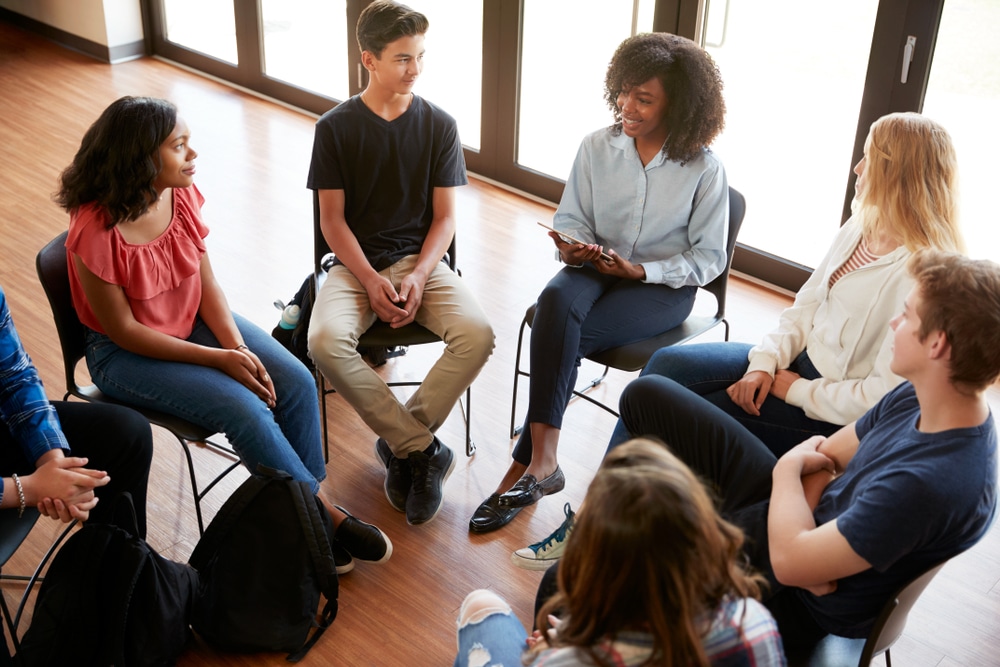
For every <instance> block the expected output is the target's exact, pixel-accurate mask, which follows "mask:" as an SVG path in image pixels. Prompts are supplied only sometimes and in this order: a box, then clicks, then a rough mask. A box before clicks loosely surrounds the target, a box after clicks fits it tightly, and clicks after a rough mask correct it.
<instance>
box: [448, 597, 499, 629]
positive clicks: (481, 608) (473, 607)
mask: <svg viewBox="0 0 1000 667" xmlns="http://www.w3.org/2000/svg"><path fill="white" fill-rule="evenodd" d="M509 613H510V605H509V604H507V602H506V601H505V600H504V599H503V598H502V597H500V596H499V595H497V594H496V593H494V592H493V591H488V590H485V589H479V590H475V591H472V592H471V593H469V594H468V595H467V596H466V597H465V600H464V601H463V602H462V607H461V609H459V611H458V626H459V627H465V626H466V625H469V624H470V623H479V622H480V621H482V620H483V619H484V618H486V617H487V616H490V615H492V614H509Z"/></svg>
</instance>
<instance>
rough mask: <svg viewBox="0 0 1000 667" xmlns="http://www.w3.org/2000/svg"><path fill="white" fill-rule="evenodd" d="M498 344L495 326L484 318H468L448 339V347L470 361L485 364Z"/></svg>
mask: <svg viewBox="0 0 1000 667" xmlns="http://www.w3.org/2000/svg"><path fill="white" fill-rule="evenodd" d="M495 346H496V335H495V334H494V332H493V327H492V326H490V323H489V322H488V321H487V320H486V319H485V318H484V319H478V318H477V319H473V320H467V321H465V322H463V323H462V327H461V328H460V329H459V330H457V331H455V335H454V336H453V337H452V338H451V339H450V340H449V341H448V347H449V349H451V351H452V352H453V353H454V354H455V355H456V356H460V357H462V358H464V359H468V360H469V362H470V363H477V364H479V365H482V364H485V363H486V360H487V359H489V357H490V355H491V354H493V348H494V347H495Z"/></svg>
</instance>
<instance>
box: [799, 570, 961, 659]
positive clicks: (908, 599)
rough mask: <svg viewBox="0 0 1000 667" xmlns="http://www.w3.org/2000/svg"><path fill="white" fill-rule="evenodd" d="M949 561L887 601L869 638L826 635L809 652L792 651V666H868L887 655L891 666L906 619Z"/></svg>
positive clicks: (919, 577)
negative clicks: (893, 646) (893, 648)
mask: <svg viewBox="0 0 1000 667" xmlns="http://www.w3.org/2000/svg"><path fill="white" fill-rule="evenodd" d="M947 562H948V561H944V562H942V563H938V564H937V565H935V566H934V567H932V568H930V569H928V570H927V571H925V572H924V573H923V574H921V575H919V576H917V577H914V578H913V579H912V580H910V581H909V582H907V583H906V584H905V585H903V586H901V587H900V588H899V590H897V591H896V592H895V594H893V595H892V596H891V597H890V598H889V600H887V601H886V603H885V605H884V606H883V607H882V611H881V612H880V613H879V615H878V618H877V619H875V625H873V626H872V630H871V632H869V633H868V637H867V638H848V637H838V636H837V635H827V636H826V637H824V638H823V639H822V640H820V642H819V643H818V644H816V646H814V647H812V648H811V649H809V650H806V651H798V652H796V651H789V652H788V664H789V665H790V666H791V667H854V666H855V665H857V667H868V665H870V664H871V661H872V659H873V658H875V657H876V656H879V655H882V654H883V653H884V654H885V664H886V667H892V657H891V654H890V650H889V649H891V648H892V645H893V644H895V643H896V640H898V639H899V638H900V637H901V636H902V634H903V629H904V628H905V627H906V619H907V618H908V617H909V615H910V610H911V609H913V605H914V604H916V602H917V599H918V598H919V597H920V595H921V593H923V592H924V589H926V588H927V585H928V584H930V583H931V580H932V579H933V578H934V577H935V576H936V575H937V573H938V572H940V571H941V568H943V567H944V566H945V564H946V563H947Z"/></svg>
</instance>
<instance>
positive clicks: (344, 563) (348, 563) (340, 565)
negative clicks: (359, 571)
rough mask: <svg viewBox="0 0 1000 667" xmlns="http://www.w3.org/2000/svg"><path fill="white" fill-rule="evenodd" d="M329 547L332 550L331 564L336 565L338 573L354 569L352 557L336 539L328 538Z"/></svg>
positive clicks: (345, 572)
mask: <svg viewBox="0 0 1000 667" xmlns="http://www.w3.org/2000/svg"><path fill="white" fill-rule="evenodd" d="M330 549H331V551H333V564H334V565H336V566H337V574H338V575H341V574H347V573H348V572H350V571H351V570H353V569H354V557H353V556H351V554H350V553H348V551H347V549H345V548H344V547H343V546H342V545H341V544H340V543H339V542H337V540H330Z"/></svg>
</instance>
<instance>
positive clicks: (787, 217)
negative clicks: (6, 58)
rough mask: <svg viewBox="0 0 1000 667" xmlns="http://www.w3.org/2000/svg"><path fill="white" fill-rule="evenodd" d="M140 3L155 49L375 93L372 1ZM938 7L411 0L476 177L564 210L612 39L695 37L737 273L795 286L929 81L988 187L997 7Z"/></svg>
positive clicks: (932, 107) (974, 181)
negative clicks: (891, 115)
mask: <svg viewBox="0 0 1000 667" xmlns="http://www.w3.org/2000/svg"><path fill="white" fill-rule="evenodd" d="M143 1H144V2H145V3H146V5H147V12H146V14H147V17H148V26H147V29H148V31H149V34H150V35H151V36H152V42H153V46H154V49H155V50H156V52H157V53H160V54H162V55H164V56H166V57H168V58H172V59H174V60H178V61H180V62H182V63H184V64H187V65H190V66H192V67H196V68H199V69H203V70H205V71H207V72H209V73H211V74H213V75H215V76H219V77H222V78H225V79H228V80H230V81H233V82H235V83H237V84H240V85H243V86H246V87H249V88H252V89H255V90H258V91H260V92H262V93H265V94H267V95H270V96H272V97H276V98H279V99H282V100H285V101H287V102H289V103H291V104H294V105H297V106H300V107H302V108H305V109H307V110H310V111H313V112H315V113H323V112H325V111H326V110H328V109H329V108H331V107H332V106H333V105H335V104H336V103H337V102H338V101H340V100H343V99H345V98H346V97H347V96H349V95H354V94H357V93H359V92H361V90H363V89H364V86H365V85H366V83H367V79H366V72H364V70H363V68H362V67H361V64H360V56H359V54H358V49H357V45H356V42H355V37H354V26H355V24H356V22H357V17H358V15H359V14H360V12H361V9H362V8H363V7H364V6H365V5H366V4H367V0H240V1H239V2H237V1H236V0H197V2H193V1H192V0H143ZM943 3H944V0H879V1H878V2H872V1H870V0H843V1H842V2H838V3H810V2H797V1H795V0H711V2H709V1H708V0H606V1H604V2H601V3H599V4H595V5H593V8H591V5H586V4H581V3H579V2H576V1H574V0H479V1H477V0H410V3H409V4H411V6H413V7H414V8H416V9H418V10H420V11H422V12H424V13H425V14H426V15H427V16H428V18H429V20H430V23H431V28H430V31H429V32H428V35H427V56H426V69H425V71H424V75H423V76H422V78H421V81H420V82H419V83H418V84H417V88H416V92H417V93H418V94H420V95H423V96H425V97H427V98H428V99H431V100H432V101H434V102H436V103H438V104H439V105H440V106H442V107H444V108H445V109H446V110H448V111H449V112H450V113H451V114H452V115H454V116H455V118H456V119H457V120H458V123H459V131H460V133H461V136H462V139H463V143H464V144H465V147H466V163H467V164H468V166H469V169H470V170H471V171H473V172H475V173H478V174H479V175H481V176H485V177H487V178H490V179H493V180H495V181H498V182H500V183H503V184H507V185H509V186H511V187H514V188H517V189H520V190H524V191H526V192H529V193H531V194H534V195H537V196H540V197H543V198H545V199H548V200H550V201H558V199H559V197H560V196H561V194H562V187H563V179H565V178H566V176H567V175H568V172H569V167H570V165H571V163H572V160H573V157H574V155H575V153H576V149H577V147H578V145H579V142H580V140H581V139H582V138H583V136H584V135H585V134H586V133H588V132H591V131H593V130H595V129H597V128H599V127H601V126H602V125H605V124H607V123H608V122H609V121H610V119H611V115H610V112H609V110H608V109H607V106H606V104H605V102H604V100H603V97H602V93H603V76H604V71H605V69H606V67H607V63H608V61H609V60H610V58H611V55H612V53H613V51H614V49H615V47H616V46H617V45H618V44H619V43H620V42H621V40H623V39H624V38H626V37H628V36H629V35H631V34H634V33H635V32H642V31H647V30H662V31H666V32H674V33H677V34H680V35H684V36H686V37H691V38H692V39H695V40H699V41H700V42H701V43H703V44H705V45H706V48H707V49H708V50H709V52H710V53H712V54H713V56H714V57H715V58H716V60H717V61H718V63H719V66H720V69H721V70H722V74H723V78H724V81H725V95H726V102H727V106H728V109H729V112H728V115H727V127H726V131H725V133H724V134H723V136H722V137H721V138H720V140H719V141H718V142H717V144H716V146H715V147H714V148H715V150H716V151H717V152H718V154H719V155H720V157H722V159H723V162H724V163H725V165H726V168H727V172H728V174H729V179H730V183H731V184H732V185H733V186H734V187H736V188H737V189H739V190H741V191H742V192H743V193H744V194H745V195H746V197H747V201H748V205H747V215H746V221H745V223H744V225H743V231H742V232H741V234H740V245H739V248H738V250H737V255H736V259H735V261H734V267H735V268H736V269H737V270H740V271H743V272H746V273H750V274H751V275H756V276H758V277H760V278H762V279H764V280H766V281H769V282H772V283H775V284H778V285H780V286H782V287H785V288H788V289H791V290H795V289H797V288H798V287H799V285H801V283H802V281H803V280H805V278H806V277H807V276H808V272H809V267H810V266H814V265H815V264H816V262H818V261H819V259H820V257H821V256H822V254H823V252H824V251H825V249H826V247H827V246H828V244H829V242H830V239H831V238H832V237H833V235H834V234H835V233H836V231H837V226H838V224H839V223H840V222H842V221H843V219H845V217H846V215H847V214H848V212H849V202H850V198H851V196H852V194H853V178H854V177H853V173H852V172H851V168H852V166H853V164H854V163H855V162H856V161H857V160H858V159H859V158H860V155H861V151H862V146H863V142H864V138H865V135H866V134H867V131H868V126H869V125H870V124H871V122H872V121H874V120H875V119H876V118H878V117H879V116H881V115H883V114H885V113H888V112H890V111H904V110H920V109H921V108H922V107H923V105H924V93H925V91H926V90H927V82H928V78H929V77H930V80H931V83H930V88H929V92H928V93H927V104H926V111H927V112H928V113H929V114H930V115H935V116H939V117H940V120H941V121H942V122H943V123H945V125H946V126H947V127H948V128H949V129H950V130H951V132H952V134H953V135H954V136H955V139H956V141H957V142H959V144H960V146H959V150H960V151H961V155H960V159H961V160H962V165H961V166H962V171H963V173H964V174H965V180H964V181H963V184H964V186H965V187H964V190H965V193H966V195H965V197H966V202H967V203H971V202H973V201H974V200H975V199H977V197H978V195H979V193H983V194H982V196H981V197H978V198H980V199H985V198H986V196H987V195H986V194H985V193H988V192H990V189H991V186H992V183H990V182H989V181H988V180H987V179H988V178H989V174H990V173H991V172H990V170H989V169H987V168H981V167H977V166H976V163H973V162H972V161H971V159H972V158H973V157H974V156H975V157H978V156H983V157H984V158H985V159H988V157H989V156H991V155H993V154H995V151H996V147H995V146H994V147H993V149H992V150H990V149H989V148H988V147H987V146H985V145H984V141H986V140H988V139H989V138H991V137H992V136H993V135H995V134H996V133H990V132H988V131H987V130H983V129H982V128H989V127H990V126H991V124H992V119H993V118H994V117H995V116H996V111H997V105H998V101H997V89H998V85H997V83H996V82H997V80H998V78H1000V76H998V75H997V74H996V72H991V73H989V74H988V75H984V72H990V70H991V68H992V69H994V70H995V68H996V66H997V63H998V62H1000V58H998V57H997V54H995V53H992V54H991V52H990V51H989V49H994V50H995V49H996V47H995V40H992V39H991V35H992V33H993V32H995V28H996V27H997V24H998V22H1000V21H998V17H997V14H998V12H1000V9H998V7H997V6H996V3H995V2H993V0H949V3H948V12H947V13H946V15H945V18H944V20H943V21H942V18H941V16H942V12H943ZM192 11H193V12H196V14H195V16H196V18H192V19H189V20H182V19H180V18H178V17H179V16H180V13H182V12H192ZM939 25H940V26H942V28H941V30H942V32H941V37H940V40H939V44H938V50H939V52H940V55H939V57H938V58H936V59H935V65H934V70H933V76H930V75H929V74H928V73H929V72H931V68H930V63H931V59H932V58H931V56H932V54H931V46H932V45H934V44H935V40H936V39H938V28H939ZM911 39H912V40H916V42H915V43H916V48H915V49H914V50H913V58H912V62H911V63H910V66H909V70H908V71H909V77H908V81H907V82H906V83H903V82H901V81H900V62H901V61H902V54H903V50H904V47H905V45H906V43H907V41H908V40H911ZM234 44H235V46H234ZM991 44H994V46H990V45H991ZM983 49H987V50H986V51H984V50H983ZM972 72H974V75H972V74H971V73H972ZM973 99H974V101H975V103H974V104H973V103H972V100H973ZM974 114H978V115H974ZM974 206H980V204H975V205H974ZM965 208H966V212H967V214H966V221H967V226H968V227H969V229H968V231H967V235H968V236H969V240H970V245H971V246H972V247H974V248H982V247H990V248H992V247H996V246H997V244H996V243H995V238H993V237H992V236H990V234H992V227H991V226H990V225H988V224H984V223H983V221H985V220H987V218H986V217H985V215H984V214H982V213H976V212H974V211H975V210H974V208H972V207H970V206H966V207H965ZM970 220H971V221H976V222H972V223H970V222H969V221H970ZM973 226H975V229H973Z"/></svg>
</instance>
